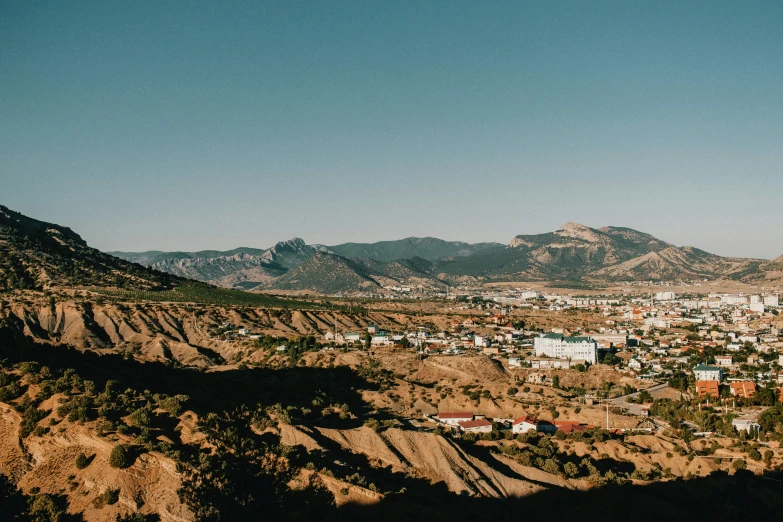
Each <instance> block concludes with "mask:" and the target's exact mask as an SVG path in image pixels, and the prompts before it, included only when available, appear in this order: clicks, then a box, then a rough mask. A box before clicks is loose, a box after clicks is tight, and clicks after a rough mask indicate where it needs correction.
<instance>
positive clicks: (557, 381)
mask: <svg viewBox="0 0 783 522" xmlns="http://www.w3.org/2000/svg"><path fill="white" fill-rule="evenodd" d="M552 388H560V376H559V375H555V376H554V377H552Z"/></svg>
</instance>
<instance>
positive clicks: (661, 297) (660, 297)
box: [655, 292, 675, 301]
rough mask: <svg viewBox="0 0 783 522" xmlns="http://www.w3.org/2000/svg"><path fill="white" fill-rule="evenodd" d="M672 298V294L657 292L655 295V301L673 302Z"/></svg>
mask: <svg viewBox="0 0 783 522" xmlns="http://www.w3.org/2000/svg"><path fill="white" fill-rule="evenodd" d="M674 298H675V296H674V292H657V293H656V294H655V300H656V301H673V300H674Z"/></svg>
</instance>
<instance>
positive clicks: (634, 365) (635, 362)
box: [628, 355, 644, 372]
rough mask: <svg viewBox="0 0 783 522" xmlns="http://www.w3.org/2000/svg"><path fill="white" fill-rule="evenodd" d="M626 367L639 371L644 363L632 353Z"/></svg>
mask: <svg viewBox="0 0 783 522" xmlns="http://www.w3.org/2000/svg"><path fill="white" fill-rule="evenodd" d="M628 367H629V368H630V369H632V370H634V371H637V372H638V371H640V370H641V369H642V368H644V363H643V362H642V360H641V359H639V357H638V356H636V355H634V356H633V357H631V360H630V361H628Z"/></svg>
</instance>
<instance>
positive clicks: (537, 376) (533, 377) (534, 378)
mask: <svg viewBox="0 0 783 522" xmlns="http://www.w3.org/2000/svg"><path fill="white" fill-rule="evenodd" d="M525 381H526V382H529V383H530V384H543V383H544V382H545V381H546V375H544V374H543V373H531V374H530V375H528V376H527V379H525Z"/></svg>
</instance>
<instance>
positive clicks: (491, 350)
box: [482, 346, 500, 355]
mask: <svg viewBox="0 0 783 522" xmlns="http://www.w3.org/2000/svg"><path fill="white" fill-rule="evenodd" d="M482 353H483V354H484V355H498V354H499V353H500V348H499V347H497V346H485V347H484V349H483V350H482Z"/></svg>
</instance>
